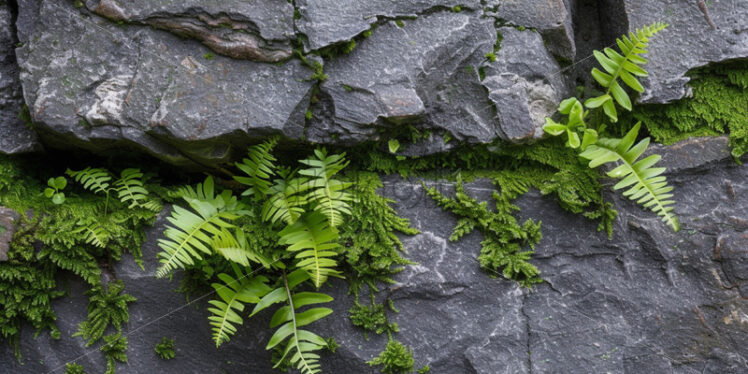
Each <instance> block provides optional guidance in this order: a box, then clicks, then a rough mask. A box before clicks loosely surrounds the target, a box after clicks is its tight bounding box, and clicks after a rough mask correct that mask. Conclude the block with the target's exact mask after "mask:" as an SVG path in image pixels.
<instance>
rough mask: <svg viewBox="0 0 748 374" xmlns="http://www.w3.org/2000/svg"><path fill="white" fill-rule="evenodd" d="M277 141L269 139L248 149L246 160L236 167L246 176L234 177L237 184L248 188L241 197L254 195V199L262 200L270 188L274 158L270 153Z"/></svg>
mask: <svg viewBox="0 0 748 374" xmlns="http://www.w3.org/2000/svg"><path fill="white" fill-rule="evenodd" d="M277 143H278V139H276V138H270V139H269V140H267V141H265V142H264V143H261V144H258V145H254V146H252V147H249V150H248V151H247V158H245V159H243V160H242V162H241V163H239V162H237V163H236V167H237V168H239V170H241V171H243V172H244V173H245V174H247V176H246V177H234V179H236V180H237V181H238V182H239V183H242V184H245V185H247V186H249V188H248V189H247V190H246V191H244V193H242V196H250V195H254V196H255V198H256V199H262V198H263V197H265V195H266V194H267V193H268V189H269V188H270V180H269V179H270V177H271V176H272V175H273V174H274V172H273V168H274V166H275V161H277V160H276V159H275V157H273V155H272V154H271V153H270V152H271V151H272V150H273V148H274V147H275V145H276V144H277Z"/></svg>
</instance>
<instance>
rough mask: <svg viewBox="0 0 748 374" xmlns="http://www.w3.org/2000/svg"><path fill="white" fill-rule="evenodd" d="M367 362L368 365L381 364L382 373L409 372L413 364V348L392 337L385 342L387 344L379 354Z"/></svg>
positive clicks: (402, 373)
mask: <svg viewBox="0 0 748 374" xmlns="http://www.w3.org/2000/svg"><path fill="white" fill-rule="evenodd" d="M367 363H368V364H369V366H382V373H388V374H405V373H410V372H411V371H413V367H414V366H415V361H414V360H413V349H411V348H408V347H406V346H405V345H403V344H402V343H400V342H398V341H396V340H394V339H390V340H389V341H388V342H387V346H386V347H385V349H384V351H382V353H380V354H379V356H377V357H375V358H374V359H372V360H371V361H369V362H367Z"/></svg>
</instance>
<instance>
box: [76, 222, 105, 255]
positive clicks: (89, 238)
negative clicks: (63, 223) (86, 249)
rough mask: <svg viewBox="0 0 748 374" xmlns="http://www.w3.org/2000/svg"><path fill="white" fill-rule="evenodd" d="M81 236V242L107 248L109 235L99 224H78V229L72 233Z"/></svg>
mask: <svg viewBox="0 0 748 374" xmlns="http://www.w3.org/2000/svg"><path fill="white" fill-rule="evenodd" d="M71 233H72V234H80V237H81V240H83V241H84V242H86V243H88V244H91V245H93V246H96V247H99V248H105V247H106V244H107V242H108V241H109V234H108V233H107V232H106V230H104V228H102V227H101V225H99V224H98V223H96V222H94V223H86V222H83V221H80V222H78V228H77V229H75V230H73V231H71Z"/></svg>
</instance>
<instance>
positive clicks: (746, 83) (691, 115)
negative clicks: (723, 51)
mask: <svg viewBox="0 0 748 374" xmlns="http://www.w3.org/2000/svg"><path fill="white" fill-rule="evenodd" d="M691 78H692V79H691V81H690V82H689V86H691V88H692V90H693V96H692V97H690V98H684V99H681V100H679V101H677V102H674V103H670V104H666V105H640V106H637V107H636V108H634V111H633V113H632V115H631V117H633V118H626V120H622V121H621V122H622V123H630V125H629V126H626V127H623V128H621V129H620V131H617V132H616V133H617V134H619V135H623V134H625V132H626V131H628V130H629V129H630V128H631V127H633V125H634V124H635V123H636V122H637V121H641V122H642V123H643V124H644V125H645V126H646V128H647V130H648V131H649V134H650V135H652V137H653V138H654V140H656V141H657V142H660V143H664V144H673V143H675V142H678V141H681V140H684V139H687V138H689V137H693V136H716V135H719V134H723V133H729V135H730V146H731V147H732V154H733V156H734V157H736V158H738V157H740V156H742V155H743V154H745V153H746V152H748V126H747V125H746V124H747V123H748V68H746V65H745V62H735V63H725V64H720V65H716V66H710V67H708V68H705V69H701V70H697V71H695V72H693V73H691Z"/></svg>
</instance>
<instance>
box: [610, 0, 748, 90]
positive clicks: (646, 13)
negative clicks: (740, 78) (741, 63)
mask: <svg viewBox="0 0 748 374" xmlns="http://www.w3.org/2000/svg"><path fill="white" fill-rule="evenodd" d="M706 3H708V4H709V5H708V6H707V9H708V10H707V12H708V13H709V18H710V19H711V20H712V21H713V22H714V25H715V27H716V29H712V28H711V26H710V24H709V21H708V20H707V18H706V16H705V15H704V14H703V13H702V12H701V10H700V8H699V6H698V1H696V0H694V1H688V2H683V3H672V2H669V1H664V0H626V1H624V4H625V17H626V18H627V20H628V27H629V30H630V31H634V30H635V29H636V28H640V27H642V26H645V25H649V24H651V23H653V22H657V21H661V22H665V23H668V24H670V27H668V28H667V29H665V30H664V31H663V32H661V33H660V34H658V35H657V36H656V37H655V38H653V39H652V40H651V43H650V48H649V53H648V56H647V59H648V60H649V64H647V66H646V69H647V71H648V72H649V78H648V79H646V84H645V92H644V93H643V94H642V96H641V97H640V98H639V101H640V102H642V103H667V102H670V101H673V100H678V99H680V98H682V97H684V96H688V95H689V88H688V87H687V85H686V83H688V81H689V80H690V78H689V77H688V76H687V75H686V73H687V72H688V71H689V70H691V69H694V68H697V67H701V66H705V65H708V64H710V63H714V62H720V61H726V60H729V59H736V58H746V57H748V7H746V6H745V3H744V2H743V1H742V0H723V1H710V2H706Z"/></svg>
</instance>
